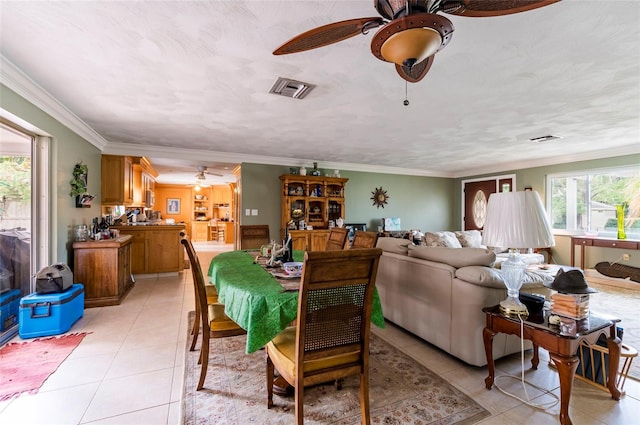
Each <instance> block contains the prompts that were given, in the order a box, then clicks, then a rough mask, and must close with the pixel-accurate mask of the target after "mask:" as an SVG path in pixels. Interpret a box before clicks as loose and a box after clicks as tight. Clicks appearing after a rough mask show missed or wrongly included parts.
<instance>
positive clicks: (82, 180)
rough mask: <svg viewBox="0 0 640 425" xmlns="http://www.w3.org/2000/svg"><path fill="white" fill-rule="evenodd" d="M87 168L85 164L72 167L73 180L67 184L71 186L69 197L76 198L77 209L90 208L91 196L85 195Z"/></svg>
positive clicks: (80, 163)
mask: <svg viewBox="0 0 640 425" xmlns="http://www.w3.org/2000/svg"><path fill="white" fill-rule="evenodd" d="M88 174H89V167H88V166H87V164H83V163H82V162H79V163H77V164H76V165H75V167H73V178H72V179H71V181H70V182H69V183H70V184H71V193H70V194H69V195H71V196H72V197H73V196H75V198H76V207H77V208H88V207H90V206H91V201H92V200H93V196H91V195H87V177H88Z"/></svg>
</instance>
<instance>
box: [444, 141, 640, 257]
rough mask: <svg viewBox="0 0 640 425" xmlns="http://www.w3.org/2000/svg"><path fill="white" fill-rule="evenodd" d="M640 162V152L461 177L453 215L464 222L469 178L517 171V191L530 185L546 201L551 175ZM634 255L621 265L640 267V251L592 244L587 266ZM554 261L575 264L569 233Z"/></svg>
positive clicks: (558, 243) (556, 250) (558, 246)
mask: <svg viewBox="0 0 640 425" xmlns="http://www.w3.org/2000/svg"><path fill="white" fill-rule="evenodd" d="M639 164H640V154H633V155H625V156H617V157H611V158H602V159H595V160H589V161H577V162H570V163H565V164H557V165H549V166H544V167H532V168H525V169H522V170H509V171H504V172H500V173H494V174H483V175H477V176H469V177H465V178H461V179H456V182H455V184H454V188H455V192H456V194H455V196H454V203H453V214H454V215H455V223H458V227H460V223H461V222H462V207H461V204H462V181H463V180H467V179H475V178H480V177H486V176H494V175H497V174H500V175H503V174H515V175H516V190H524V188H525V187H526V186H531V187H532V188H533V190H536V191H538V193H539V194H540V197H541V198H542V201H543V202H545V196H546V195H545V193H546V191H545V190H546V182H547V180H546V178H547V175H549V174H556V173H563V172H572V171H581V170H594V169H599V168H611V167H623V166H628V165H631V166H638V165H639ZM624 252H626V253H628V254H630V260H629V261H625V262H621V264H625V265H629V266H633V267H640V251H623V250H619V249H612V248H598V247H595V248H594V247H590V248H588V249H587V251H586V257H585V268H593V267H594V266H595V264H597V263H599V262H601V261H609V262H615V261H618V260H619V259H620V256H621V254H622V253H624ZM579 253H580V248H579V247H576V260H575V261H576V265H578V266H579V261H580V258H579ZM553 257H554V262H555V263H557V264H571V241H570V237H569V236H563V235H558V236H556V246H555V248H554V249H553Z"/></svg>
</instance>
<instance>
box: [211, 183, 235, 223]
mask: <svg viewBox="0 0 640 425" xmlns="http://www.w3.org/2000/svg"><path fill="white" fill-rule="evenodd" d="M211 200H212V204H211V206H212V210H211V218H217V219H223V218H224V219H231V218H232V214H233V203H232V202H233V196H232V190H231V187H230V186H220V185H216V186H213V187H212V190H211Z"/></svg>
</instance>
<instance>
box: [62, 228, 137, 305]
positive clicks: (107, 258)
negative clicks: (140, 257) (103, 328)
mask: <svg viewBox="0 0 640 425" xmlns="http://www.w3.org/2000/svg"><path fill="white" fill-rule="evenodd" d="M131 239H132V238H131V236H127V235H125V236H120V237H119V238H118V239H107V240H102V241H89V242H74V243H73V260H74V265H73V274H74V281H76V282H79V283H82V284H83V285H84V305H85V307H100V306H106V305H117V304H120V303H121V302H122V299H123V298H124V297H125V296H126V295H127V293H128V292H129V291H130V290H131V288H132V287H133V280H132V279H131Z"/></svg>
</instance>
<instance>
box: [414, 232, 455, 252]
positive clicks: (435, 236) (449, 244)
mask: <svg viewBox="0 0 640 425" xmlns="http://www.w3.org/2000/svg"><path fill="white" fill-rule="evenodd" d="M423 240H424V245H426V246H430V247H444V248H462V245H460V242H459V241H458V238H456V235H455V233H453V232H427V233H425V235H424V239H423Z"/></svg>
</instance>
